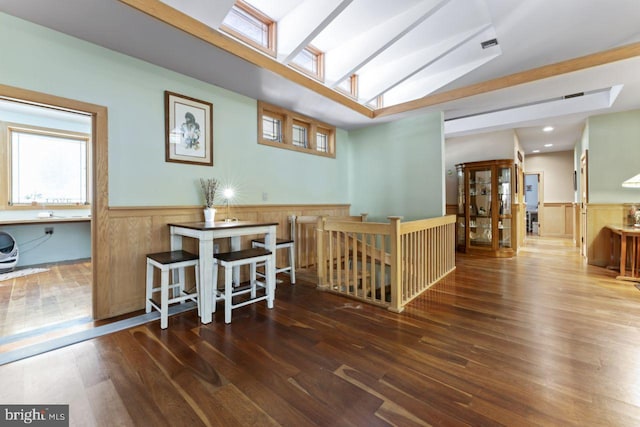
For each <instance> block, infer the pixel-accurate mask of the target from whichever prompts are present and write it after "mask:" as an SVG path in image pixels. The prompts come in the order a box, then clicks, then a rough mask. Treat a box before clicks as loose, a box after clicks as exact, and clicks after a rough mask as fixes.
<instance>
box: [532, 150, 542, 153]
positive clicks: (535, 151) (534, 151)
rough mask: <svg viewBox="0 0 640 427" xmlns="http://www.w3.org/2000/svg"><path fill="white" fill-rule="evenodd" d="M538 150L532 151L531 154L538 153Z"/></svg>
mask: <svg viewBox="0 0 640 427" xmlns="http://www.w3.org/2000/svg"><path fill="white" fill-rule="evenodd" d="M539 152H540V150H533V151H532V153H539Z"/></svg>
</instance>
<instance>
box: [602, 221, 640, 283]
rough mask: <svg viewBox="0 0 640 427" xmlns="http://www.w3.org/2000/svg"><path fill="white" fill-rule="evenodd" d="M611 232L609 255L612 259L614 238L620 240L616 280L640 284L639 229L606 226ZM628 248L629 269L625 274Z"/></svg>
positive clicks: (625, 226)
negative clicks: (618, 270) (618, 269)
mask: <svg viewBox="0 0 640 427" xmlns="http://www.w3.org/2000/svg"><path fill="white" fill-rule="evenodd" d="M607 228H608V229H609V230H610V231H611V233H612V236H611V254H612V257H613V250H614V242H613V240H614V236H618V237H619V238H620V275H619V276H618V277H616V279H620V280H630V281H633V282H640V271H639V270H640V262H639V259H638V258H639V257H640V248H639V244H640V227H634V226H627V225H607ZM628 248H630V251H631V253H630V255H631V256H630V259H631V269H630V272H627V250H628Z"/></svg>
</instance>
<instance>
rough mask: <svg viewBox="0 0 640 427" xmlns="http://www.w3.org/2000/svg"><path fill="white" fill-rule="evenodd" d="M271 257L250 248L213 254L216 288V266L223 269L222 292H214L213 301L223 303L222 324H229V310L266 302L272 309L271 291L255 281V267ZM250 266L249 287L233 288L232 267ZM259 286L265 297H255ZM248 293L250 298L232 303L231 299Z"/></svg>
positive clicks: (214, 306)
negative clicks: (263, 289) (263, 290)
mask: <svg viewBox="0 0 640 427" xmlns="http://www.w3.org/2000/svg"><path fill="white" fill-rule="evenodd" d="M270 256H271V251H269V250H267V249H264V248H252V249H245V250H241V251H234V252H226V253H222V254H215V255H214V256H213V283H214V286H217V283H218V266H222V267H224V292H223V291H221V290H218V289H216V290H215V300H216V301H217V300H220V299H221V300H223V301H224V323H231V310H233V309H234V308H239V307H242V306H245V305H247V304H252V303H254V302H258V301H263V300H267V307H268V308H273V289H270V287H269V286H267V283H266V281H265V282H259V281H258V280H256V276H257V275H256V266H257V264H258V263H265V262H267V259H269V257H270ZM247 264H249V265H250V266H251V275H250V279H249V280H250V284H249V287H241V288H238V289H235V290H234V288H233V283H232V278H233V267H239V266H241V265H247ZM257 286H260V287H263V288H265V290H266V292H265V295H263V296H260V297H257V296H256V287H257ZM247 293H250V294H251V298H250V299H248V300H246V301H242V302H239V303H237V304H234V303H233V297H235V296H238V295H244V294H247ZM215 311H216V305H215V303H214V304H213V312H214V313H215Z"/></svg>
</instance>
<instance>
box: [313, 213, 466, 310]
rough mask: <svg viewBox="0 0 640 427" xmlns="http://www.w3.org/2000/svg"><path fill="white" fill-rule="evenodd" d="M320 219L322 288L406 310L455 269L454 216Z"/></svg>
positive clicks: (319, 278)
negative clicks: (405, 219) (403, 219)
mask: <svg viewBox="0 0 640 427" xmlns="http://www.w3.org/2000/svg"><path fill="white" fill-rule="evenodd" d="M389 219H390V222H389V223H369V222H362V221H361V222H354V221H353V220H343V219H341V218H330V217H320V218H318V220H317V232H316V248H317V249H316V251H317V267H318V268H317V277H318V288H319V289H322V290H327V291H330V292H335V293H339V294H342V295H346V296H349V297H351V298H355V299H358V300H361V301H365V302H367V303H370V304H376V305H381V306H385V307H388V308H389V309H390V310H393V311H398V312H400V311H402V310H403V307H404V305H405V304H407V303H408V302H409V301H411V300H412V299H413V298H415V297H416V296H418V295H420V293H422V292H423V291H424V290H426V289H428V288H429V287H430V286H431V285H433V284H434V283H436V282H437V281H438V280H440V279H441V278H443V277H444V276H446V275H447V274H448V273H449V272H451V271H452V270H453V269H454V268H455V216H454V215H449V216H444V217H440V218H432V219H425V220H419V221H411V222H406V223H402V222H401V218H400V217H390V218H389Z"/></svg>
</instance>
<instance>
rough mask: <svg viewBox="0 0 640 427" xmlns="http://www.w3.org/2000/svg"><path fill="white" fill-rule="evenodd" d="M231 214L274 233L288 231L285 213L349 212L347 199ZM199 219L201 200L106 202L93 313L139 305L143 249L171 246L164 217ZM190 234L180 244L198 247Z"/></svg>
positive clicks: (221, 212)
mask: <svg viewBox="0 0 640 427" xmlns="http://www.w3.org/2000/svg"><path fill="white" fill-rule="evenodd" d="M230 214H231V216H232V217H235V218H239V219H241V220H252V221H268V222H277V223H278V225H279V227H278V237H289V232H290V227H289V221H288V217H289V216H290V215H297V216H302V215H331V216H345V215H349V205H344V204H336V205H252V206H233V207H231V212H230ZM217 215H218V216H219V218H221V219H222V218H224V217H226V208H222V207H219V208H218V213H217ZM202 220H203V213H202V207H200V206H197V207H196V206H193V207H191V206H187V207H184V206H183V207H112V208H109V210H108V215H107V220H106V222H105V223H106V225H104V226H105V227H106V228H105V234H106V236H107V237H106V241H105V243H104V244H103V245H102V246H101V247H100V248H99V251H100V255H101V257H106V259H108V269H105V270H101V271H99V272H98V275H97V277H96V280H97V282H96V283H97V289H98V291H99V292H98V293H99V298H97V300H96V305H95V310H94V316H95V317H96V318H97V319H104V318H108V317H113V316H117V315H120V314H124V313H129V312H132V311H135V310H140V309H142V308H143V307H144V297H145V266H146V264H145V256H146V254H148V253H152V252H161V251H167V250H169V249H170V239H169V227H168V226H167V224H168V223H172V222H190V221H202ZM190 240H192V239H185V241H184V248H185V249H186V250H188V251H193V252H197V250H198V249H197V244H196V242H195V241H190ZM227 240H228V239H222V240H221V241H220V242H219V244H220V251H225V250H227V249H228V248H229V246H228V242H227ZM250 240H251V237H244V238H243V242H242V244H243V247H249V246H250ZM216 243H218V242H216ZM280 252H282V251H280ZM284 257H285V254H284V253H282V254H281V253H278V265H281V263H282V262H283V261H284Z"/></svg>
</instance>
